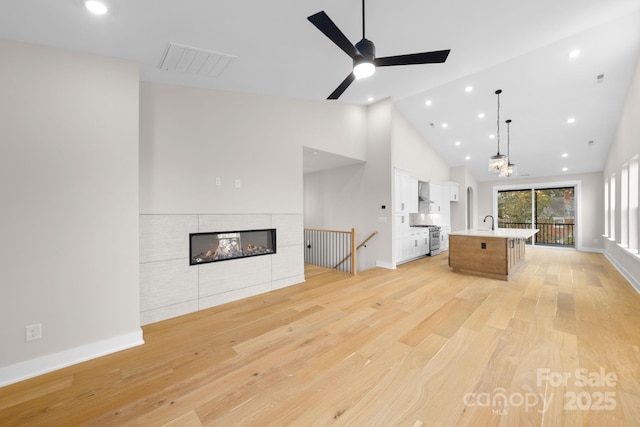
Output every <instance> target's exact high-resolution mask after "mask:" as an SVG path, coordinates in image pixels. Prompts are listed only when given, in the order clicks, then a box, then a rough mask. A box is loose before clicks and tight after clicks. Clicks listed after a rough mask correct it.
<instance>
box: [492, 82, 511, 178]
mask: <svg viewBox="0 0 640 427" xmlns="http://www.w3.org/2000/svg"><path fill="white" fill-rule="evenodd" d="M501 93H502V90H501V89H498V90H497V91H496V95H497V97H498V120H497V126H498V137H497V138H498V153H497V154H496V155H495V156H491V157H490V158H489V172H500V171H501V170H502V169H503V168H506V167H507V166H508V165H509V159H507V156H505V155H502V154H500V94H501Z"/></svg>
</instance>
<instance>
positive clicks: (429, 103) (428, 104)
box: [424, 99, 432, 107]
mask: <svg viewBox="0 0 640 427" xmlns="http://www.w3.org/2000/svg"><path fill="white" fill-rule="evenodd" d="M431 104H432V102H431V100H430V99H427V100H426V101H424V105H426V106H427V107H430V106H431Z"/></svg>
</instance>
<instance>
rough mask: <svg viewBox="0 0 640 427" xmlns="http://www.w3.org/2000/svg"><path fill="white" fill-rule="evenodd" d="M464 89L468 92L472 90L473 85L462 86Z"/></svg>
mask: <svg viewBox="0 0 640 427" xmlns="http://www.w3.org/2000/svg"><path fill="white" fill-rule="evenodd" d="M464 91H465V92H467V93H469V92H473V86H467V87H465V88H464Z"/></svg>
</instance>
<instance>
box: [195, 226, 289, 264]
mask: <svg viewBox="0 0 640 427" xmlns="http://www.w3.org/2000/svg"><path fill="white" fill-rule="evenodd" d="M275 253H276V229H275V228H269V229H264V230H245V231H223V232H213V233H191V234H189V264H190V265H197V264H205V263H208V262H216V261H225V260H229V259H236V258H245V257H251V256H258V255H270V254H275Z"/></svg>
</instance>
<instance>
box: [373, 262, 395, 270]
mask: <svg viewBox="0 0 640 427" xmlns="http://www.w3.org/2000/svg"><path fill="white" fill-rule="evenodd" d="M376 267H381V268H386V269H388V270H395V269H396V265H395V264H394V263H391V262H384V261H376Z"/></svg>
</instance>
